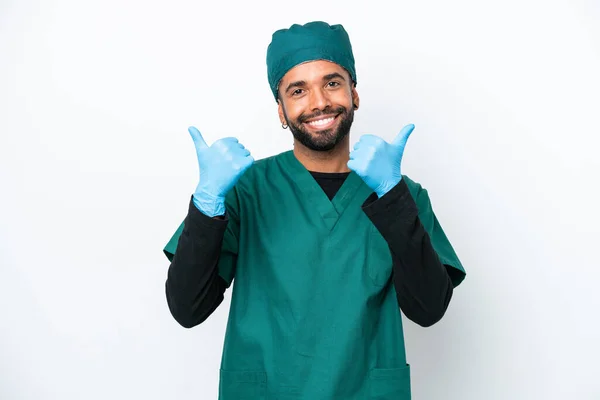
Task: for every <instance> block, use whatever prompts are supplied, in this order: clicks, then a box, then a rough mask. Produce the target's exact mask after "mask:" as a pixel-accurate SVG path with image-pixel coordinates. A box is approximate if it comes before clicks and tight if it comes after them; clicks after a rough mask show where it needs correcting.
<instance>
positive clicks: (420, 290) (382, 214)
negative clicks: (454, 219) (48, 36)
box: [364, 181, 453, 326]
mask: <svg viewBox="0 0 600 400" xmlns="http://www.w3.org/2000/svg"><path fill="white" fill-rule="evenodd" d="M365 204H366V206H365V207H364V209H365V213H366V214H367V216H369V218H370V219H371V221H372V222H373V224H374V225H375V227H376V228H377V229H378V230H379V232H380V233H381V234H382V236H383V237H384V238H385V240H386V241H387V242H388V244H389V248H390V252H391V256H392V261H393V275H392V279H393V283H394V288H395V290H396V295H397V298H398V304H399V306H400V308H401V309H402V311H403V312H404V314H405V315H406V316H407V317H408V318H409V319H410V320H412V321H414V322H415V323H417V324H419V325H421V326H431V325H433V324H435V323H436V322H438V321H439V320H440V319H441V318H442V317H443V315H444V314H445V312H446V309H447V308H448V304H449V303H450V299H451V298H452V292H453V286H452V282H451V280H450V276H449V275H448V272H447V270H446V267H445V266H444V265H443V264H442V262H441V261H440V259H439V257H438V255H437V253H436V251H435V249H434V248H433V246H432V244H431V241H430V238H429V235H428V234H427V232H426V230H425V228H424V227H423V225H422V224H421V221H420V220H419V216H418V209H417V206H416V204H415V202H414V200H413V198H412V196H411V195H410V192H409V190H408V187H407V186H406V184H405V183H404V182H403V181H401V182H400V183H399V184H398V185H397V186H396V187H394V188H393V189H392V190H390V191H389V192H388V193H386V194H385V195H384V196H383V197H381V198H379V199H375V198H370V199H369V200H367V203H365Z"/></svg>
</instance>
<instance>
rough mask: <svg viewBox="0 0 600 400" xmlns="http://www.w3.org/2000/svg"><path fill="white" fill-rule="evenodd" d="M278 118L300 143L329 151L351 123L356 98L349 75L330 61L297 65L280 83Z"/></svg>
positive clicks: (348, 128) (344, 134)
mask: <svg viewBox="0 0 600 400" xmlns="http://www.w3.org/2000/svg"><path fill="white" fill-rule="evenodd" d="M278 103H279V118H280V120H281V122H282V123H285V124H287V125H288V126H289V128H290V131H291V132H292V134H293V135H294V137H295V138H296V140H298V141H299V142H300V143H302V144H303V145H304V146H306V147H308V148H309V149H311V150H315V151H328V150H331V149H333V148H334V147H335V146H336V145H337V144H338V143H340V142H341V141H342V140H343V139H344V138H345V137H346V136H348V133H349V132H350V127H351V126H352V121H353V119H354V109H355V106H356V108H358V105H359V98H358V93H357V92H356V88H355V87H354V84H353V82H352V80H351V78H350V74H349V73H348V72H347V71H346V70H345V69H344V68H343V67H341V66H340V65H338V64H335V63H332V62H329V61H322V60H319V61H312V62H307V63H304V64H300V65H297V66H296V67H294V68H292V69H291V70H289V71H288V72H287V74H286V75H285V76H284V77H283V79H282V80H281V82H280V83H279V101H278Z"/></svg>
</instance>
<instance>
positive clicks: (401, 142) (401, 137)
mask: <svg viewBox="0 0 600 400" xmlns="http://www.w3.org/2000/svg"><path fill="white" fill-rule="evenodd" d="M414 129H415V125H414V124H409V125H406V126H405V127H404V128H402V130H401V131H400V133H399V134H398V136H396V137H395V138H394V141H393V142H392V144H393V145H394V146H399V147H404V146H405V145H406V141H407V140H408V137H409V136H410V134H411V133H412V131H413V130H414Z"/></svg>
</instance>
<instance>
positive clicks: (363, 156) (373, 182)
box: [348, 124, 415, 197]
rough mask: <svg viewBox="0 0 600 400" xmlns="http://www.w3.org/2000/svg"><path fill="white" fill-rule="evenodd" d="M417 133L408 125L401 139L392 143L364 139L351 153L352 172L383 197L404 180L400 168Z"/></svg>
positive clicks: (376, 139) (399, 135)
mask: <svg viewBox="0 0 600 400" xmlns="http://www.w3.org/2000/svg"><path fill="white" fill-rule="evenodd" d="M414 129H415V126H414V125H413V124H410V125H406V126H405V127H404V128H402V130H401V131H400V133H399V134H398V136H396V138H395V139H394V140H393V141H392V143H388V142H386V141H385V140H383V139H382V138H380V137H378V136H375V135H363V136H361V138H360V139H359V141H358V142H357V143H356V144H355V145H354V150H352V151H351V152H350V160H349V161H348V168H350V169H351V170H352V171H354V172H356V174H358V176H360V177H361V178H362V180H363V181H364V182H365V183H366V184H367V186H369V187H370V188H371V189H373V191H374V192H375V193H377V196H378V197H382V196H383V195H384V194H386V193H387V192H389V191H390V190H391V189H392V188H393V187H394V186H396V185H397V184H398V183H399V182H400V181H401V180H402V173H401V172H400V164H401V162H402V156H403V154H404V147H405V146H406V142H407V140H408V137H409V136H410V134H411V133H412V131H413V130H414Z"/></svg>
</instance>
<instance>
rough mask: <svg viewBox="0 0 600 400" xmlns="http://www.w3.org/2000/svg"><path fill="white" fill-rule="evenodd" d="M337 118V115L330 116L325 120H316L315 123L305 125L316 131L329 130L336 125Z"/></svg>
mask: <svg viewBox="0 0 600 400" xmlns="http://www.w3.org/2000/svg"><path fill="white" fill-rule="evenodd" d="M336 118H337V115H334V116H328V117H325V118H319V119H316V120H314V121H310V122H305V123H304V124H306V125H308V126H309V127H311V128H312V129H316V130H322V129H328V128H330V127H331V126H332V125H333V124H334V123H335V120H336Z"/></svg>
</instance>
